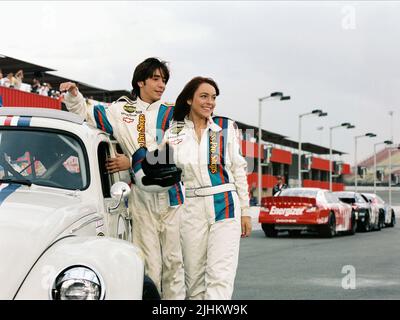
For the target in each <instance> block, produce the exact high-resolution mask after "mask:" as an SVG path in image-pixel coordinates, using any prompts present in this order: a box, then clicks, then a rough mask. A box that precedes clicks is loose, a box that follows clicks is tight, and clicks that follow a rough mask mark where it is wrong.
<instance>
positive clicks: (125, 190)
mask: <svg viewBox="0 0 400 320" xmlns="http://www.w3.org/2000/svg"><path fill="white" fill-rule="evenodd" d="M130 192H131V188H130V187H129V186H128V184H127V183H125V182H122V181H119V182H117V183H114V184H113V185H112V187H111V190H110V193H111V197H112V198H113V199H114V200H117V201H118V203H117V204H116V206H115V207H110V208H108V212H109V213H111V211H113V210H115V209H117V208H118V207H119V205H120V204H121V202H122V201H124V202H126V201H128V197H129V193H130Z"/></svg>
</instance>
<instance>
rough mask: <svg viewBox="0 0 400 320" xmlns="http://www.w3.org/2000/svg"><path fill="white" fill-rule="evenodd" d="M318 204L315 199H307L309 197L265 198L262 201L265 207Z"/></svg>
mask: <svg viewBox="0 0 400 320" xmlns="http://www.w3.org/2000/svg"><path fill="white" fill-rule="evenodd" d="M316 204H317V200H316V199H315V198H307V197H286V196H281V197H265V198H263V199H262V206H263V207H271V206H278V207H285V206H288V205H290V206H315V205H316Z"/></svg>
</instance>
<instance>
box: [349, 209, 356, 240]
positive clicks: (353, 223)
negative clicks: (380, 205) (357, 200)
mask: <svg viewBox="0 0 400 320" xmlns="http://www.w3.org/2000/svg"><path fill="white" fill-rule="evenodd" d="M356 230H357V219H356V214H355V212H354V210H353V211H352V212H351V229H350V230H349V232H348V234H349V235H354V234H355V233H356Z"/></svg>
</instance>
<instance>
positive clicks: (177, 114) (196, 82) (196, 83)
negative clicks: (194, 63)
mask: <svg viewBox="0 0 400 320" xmlns="http://www.w3.org/2000/svg"><path fill="white" fill-rule="evenodd" d="M203 83H208V84H209V85H212V86H213V87H214V88H215V92H216V94H217V96H218V95H219V89H218V86H217V84H216V82H215V81H214V80H213V79H211V78H204V77H195V78H193V79H192V80H190V81H189V82H188V83H187V84H186V85H185V87H184V88H183V90H182V92H181V93H180V94H179V96H178V98H177V99H176V102H175V108H174V114H173V116H172V118H173V119H174V120H175V121H183V120H184V119H185V117H186V116H187V115H188V114H189V112H190V106H189V104H188V100H193V97H194V93H195V92H196V90H197V89H198V88H199V87H200V85H201V84H203Z"/></svg>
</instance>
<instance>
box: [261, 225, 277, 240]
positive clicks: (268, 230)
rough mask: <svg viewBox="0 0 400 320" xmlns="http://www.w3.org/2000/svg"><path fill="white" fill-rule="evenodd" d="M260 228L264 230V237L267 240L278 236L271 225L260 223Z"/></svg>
mask: <svg viewBox="0 0 400 320" xmlns="http://www.w3.org/2000/svg"><path fill="white" fill-rule="evenodd" d="M261 227H262V229H263V230H264V233H265V236H266V237H268V238H275V237H276V236H277V235H278V231H277V230H275V227H274V225H272V224H267V223H262V224H261Z"/></svg>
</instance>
